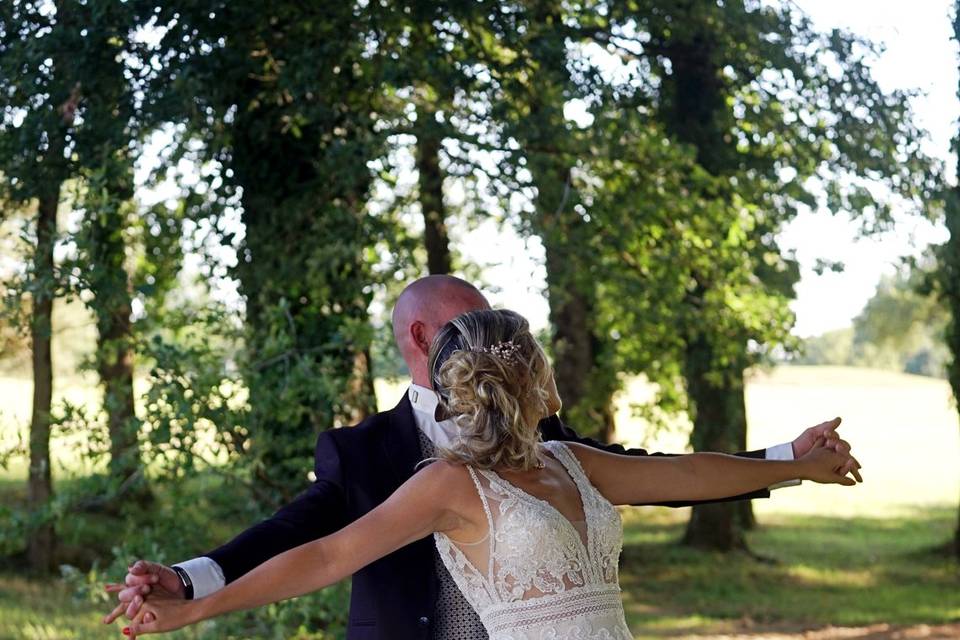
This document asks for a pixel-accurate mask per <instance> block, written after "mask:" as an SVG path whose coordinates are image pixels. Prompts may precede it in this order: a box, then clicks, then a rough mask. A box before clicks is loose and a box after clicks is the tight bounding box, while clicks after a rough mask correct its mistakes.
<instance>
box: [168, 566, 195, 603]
mask: <svg viewBox="0 0 960 640" xmlns="http://www.w3.org/2000/svg"><path fill="white" fill-rule="evenodd" d="M171 569H173V571H174V572H175V573H176V574H177V577H178V578H180V584H182V585H183V597H184V598H185V599H187V600H193V580H191V579H190V576H189V575H188V574H187V572H186V571H184V570H183V569H182V568H180V567H178V566H177V565H173V566H172V567H171Z"/></svg>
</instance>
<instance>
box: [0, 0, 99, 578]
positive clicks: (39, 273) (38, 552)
mask: <svg viewBox="0 0 960 640" xmlns="http://www.w3.org/2000/svg"><path fill="white" fill-rule="evenodd" d="M54 8H55V7H51V6H50V5H49V4H45V3H31V2H11V3H6V4H4V5H3V7H2V8H0V95H2V96H3V98H2V100H3V102H2V103H0V113H2V125H0V177H2V183H0V184H2V189H3V200H4V201H6V202H10V203H18V204H20V205H21V206H35V207H36V220H35V223H34V226H33V238H34V240H33V247H32V249H33V258H32V267H31V268H30V269H29V271H28V272H27V274H26V277H25V280H24V281H23V282H22V283H20V287H19V289H20V291H21V293H26V294H28V295H27V296H25V297H27V298H28V299H29V302H30V311H29V319H28V324H29V331H30V340H31V342H30V348H31V353H32V371H33V408H32V411H31V418H30V438H29V440H30V445H29V449H30V454H29V457H30V467H29V472H28V478H27V501H28V506H29V508H30V510H31V511H32V512H33V513H34V514H35V517H36V520H37V522H38V524H37V526H36V527H35V529H34V531H32V532H31V534H30V536H29V538H28V547H27V557H28V560H29V562H30V565H31V567H32V568H33V569H34V570H36V571H41V572H46V571H49V570H50V569H52V567H53V558H54V555H53V554H54V550H55V538H54V529H53V525H52V523H51V522H50V520H49V518H48V517H46V515H45V513H46V509H47V507H48V504H49V501H50V500H51V498H52V496H53V484H52V478H51V463H50V435H51V426H52V420H51V402H52V389H53V366H52V355H51V352H50V336H51V331H52V324H51V317H52V312H53V301H54V298H56V297H57V296H58V295H60V294H62V287H61V286H60V284H59V282H58V276H57V273H56V271H55V264H54V246H55V244H56V241H57V210H58V208H59V206H60V201H61V192H62V189H63V186H64V183H65V182H66V181H67V179H68V178H69V177H70V175H71V171H72V166H71V165H72V163H71V162H70V159H69V151H70V150H71V148H72V146H73V144H74V139H73V133H74V131H73V128H74V120H75V115H76V110H77V104H78V101H79V90H80V89H79V86H78V84H77V80H76V76H77V69H76V67H75V60H74V59H72V58H71V56H69V55H68V54H67V51H66V50H65V49H64V48H63V46H62V45H61V46H55V45H54V42H55V41H57V40H58V39H59V38H63V39H68V38H69V34H70V22H69V20H68V19H65V18H64V17H63V16H60V15H58V13H57V12H56V11H53V10H51V9H54ZM38 36H40V37H38ZM44 36H45V37H44ZM33 203H35V205H33Z"/></svg>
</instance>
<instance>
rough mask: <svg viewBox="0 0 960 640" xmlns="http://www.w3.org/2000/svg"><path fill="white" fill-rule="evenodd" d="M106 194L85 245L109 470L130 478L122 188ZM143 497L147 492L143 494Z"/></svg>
mask: <svg viewBox="0 0 960 640" xmlns="http://www.w3.org/2000/svg"><path fill="white" fill-rule="evenodd" d="M104 192H105V193H107V194H108V195H106V200H105V201H101V202H99V203H98V204H99V205H100V210H94V211H92V212H91V216H92V218H93V219H92V220H91V221H90V225H91V230H90V236H91V237H90V245H91V246H90V251H91V254H92V255H91V258H92V260H91V262H92V265H91V267H92V270H93V276H92V277H91V286H92V289H93V294H94V301H93V302H92V305H93V307H94V310H95V312H96V315H97V338H98V339H97V373H98V374H99V376H100V384H101V385H102V387H103V405H104V409H105V410H106V412H107V426H108V433H109V435H110V475H111V476H112V477H113V478H114V479H115V480H116V481H117V482H118V483H128V485H127V486H129V483H132V482H135V480H136V479H135V477H134V476H135V474H137V473H138V472H139V471H140V468H141V460H140V449H139V446H138V442H137V434H138V431H139V422H138V421H137V416H136V412H135V409H134V393H133V360H134V355H133V336H132V333H133V325H132V322H131V318H130V316H131V314H132V312H133V310H132V308H131V292H130V279H129V275H128V274H127V270H126V265H125V261H126V252H125V244H124V239H123V232H124V226H125V225H124V219H123V216H122V214H121V212H120V206H121V201H122V200H123V199H124V197H125V195H126V194H122V193H115V192H113V191H112V190H104ZM142 497H146V494H144V495H143V496H142Z"/></svg>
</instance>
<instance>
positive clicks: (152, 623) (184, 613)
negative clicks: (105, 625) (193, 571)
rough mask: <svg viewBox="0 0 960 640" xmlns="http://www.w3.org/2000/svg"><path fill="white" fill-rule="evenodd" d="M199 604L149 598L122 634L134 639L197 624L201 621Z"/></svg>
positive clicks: (197, 602) (190, 601)
mask: <svg viewBox="0 0 960 640" xmlns="http://www.w3.org/2000/svg"><path fill="white" fill-rule="evenodd" d="M199 602H200V600H183V599H179V598H151V599H150V600H147V601H145V602H144V603H143V605H142V606H141V607H140V610H139V611H138V612H137V615H136V616H134V618H133V620H131V621H130V626H129V627H126V628H124V630H123V633H124V635H126V636H127V637H129V638H136V637H137V636H140V635H146V634H148V633H164V632H166V631H173V630H175V629H179V628H180V627H185V626H187V625H188V624H192V623H194V622H198V621H200V620H202V619H203V618H202V616H201V615H200V614H199V611H198V604H199ZM147 614H150V615H147Z"/></svg>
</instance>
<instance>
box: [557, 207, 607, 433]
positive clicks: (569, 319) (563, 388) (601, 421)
mask: <svg viewBox="0 0 960 640" xmlns="http://www.w3.org/2000/svg"><path fill="white" fill-rule="evenodd" d="M561 215H562V214H561ZM574 215H576V214H574ZM558 217H560V216H558ZM541 239H542V241H543V245H544V249H545V253H546V271H547V292H548V299H549V302H550V323H551V324H552V325H553V338H552V342H551V344H552V346H553V360H554V371H555V373H556V379H557V391H558V392H559V394H560V398H561V399H562V400H563V406H564V409H563V412H564V419H565V420H567V421H568V422H569V423H570V424H571V426H573V427H574V428H576V429H577V431H579V432H581V434H582V435H587V436H591V437H595V438H597V439H599V440H601V441H602V442H610V441H612V440H613V437H614V434H615V431H616V423H615V421H614V414H613V408H612V405H613V394H614V392H615V391H616V389H615V387H614V386H613V384H606V385H605V384H603V383H604V381H606V380H608V379H609V375H607V374H604V373H603V372H602V371H601V367H598V366H597V358H598V353H597V351H598V349H599V344H598V341H597V339H596V337H595V336H594V324H593V323H594V311H593V304H592V300H591V299H590V294H589V293H584V292H582V291H580V290H579V288H578V287H577V286H576V285H575V284H574V279H575V277H576V271H577V269H578V266H577V265H578V261H577V260H576V259H575V254H574V253H571V252H567V251H564V250H563V247H562V246H557V245H558V242H556V241H555V240H556V239H555V238H554V236H553V234H552V233H550V232H545V233H543V234H541Z"/></svg>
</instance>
